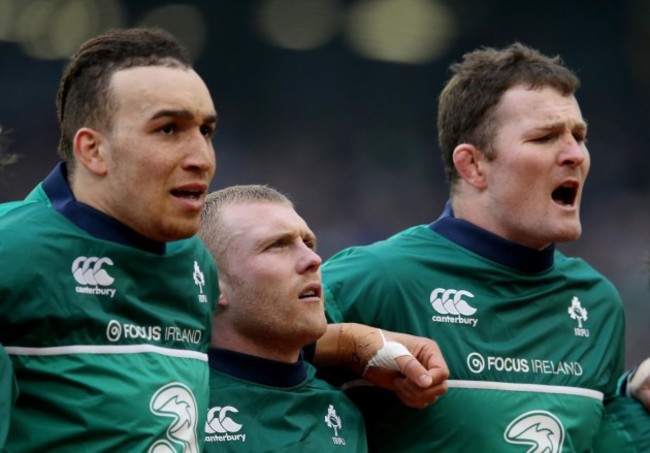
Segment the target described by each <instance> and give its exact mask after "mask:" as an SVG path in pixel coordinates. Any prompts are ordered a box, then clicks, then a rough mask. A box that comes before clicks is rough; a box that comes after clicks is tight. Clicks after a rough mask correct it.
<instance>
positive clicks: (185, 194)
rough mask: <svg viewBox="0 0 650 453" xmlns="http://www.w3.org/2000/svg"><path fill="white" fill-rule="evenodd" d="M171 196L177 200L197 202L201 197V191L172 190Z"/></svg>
mask: <svg viewBox="0 0 650 453" xmlns="http://www.w3.org/2000/svg"><path fill="white" fill-rule="evenodd" d="M171 193H172V195H173V196H175V197H179V198H189V199H192V200H198V199H199V198H201V195H203V191H202V190H180V189H179V190H176V189H175V190H172V192H171Z"/></svg>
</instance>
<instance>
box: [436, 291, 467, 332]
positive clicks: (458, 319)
mask: <svg viewBox="0 0 650 453" xmlns="http://www.w3.org/2000/svg"><path fill="white" fill-rule="evenodd" d="M473 297H474V294H472V293H470V292H469V291H465V290H462V289H461V290H456V289H445V288H436V289H434V290H433V291H431V295H430V296H429V302H430V303H431V307H433V309H434V310H435V311H436V312H437V313H438V314H439V315H442V316H439V315H434V316H433V317H432V318H431V319H432V320H433V321H435V322H444V323H450V324H469V325H471V326H472V327H476V324H477V323H478V319H477V318H470V316H472V315H473V314H474V313H476V311H477V310H476V308H474V307H472V306H471V305H470V304H469V303H468V302H467V300H466V298H473Z"/></svg>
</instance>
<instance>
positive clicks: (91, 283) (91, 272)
mask: <svg viewBox="0 0 650 453" xmlns="http://www.w3.org/2000/svg"><path fill="white" fill-rule="evenodd" d="M112 265H113V261H112V260H111V259H110V258H107V257H101V258H98V257H96V256H89V257H86V256H78V257H77V258H75V260H74V261H73V262H72V276H73V277H74V279H75V280H76V281H77V283H79V284H80V285H81V286H77V287H76V288H75V291H76V292H78V293H82V294H98V295H101V296H110V297H111V298H112V297H115V292H116V290H115V288H105V287H106V286H110V285H112V284H113V282H114V281H115V279H114V278H113V277H111V276H110V274H109V273H108V272H107V271H106V269H104V268H103V267H104V266H112Z"/></svg>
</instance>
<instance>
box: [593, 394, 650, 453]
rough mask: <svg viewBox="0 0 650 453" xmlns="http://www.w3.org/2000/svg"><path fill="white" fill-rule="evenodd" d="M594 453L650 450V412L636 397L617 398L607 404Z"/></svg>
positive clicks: (643, 451) (632, 452)
mask: <svg viewBox="0 0 650 453" xmlns="http://www.w3.org/2000/svg"><path fill="white" fill-rule="evenodd" d="M594 452H595V453H601V452H602V453H612V452H613V453H647V452H650V413H648V412H647V411H646V410H645V408H644V407H643V406H642V405H641V404H640V403H639V402H638V401H636V400H634V399H632V398H627V397H617V398H615V399H614V400H613V401H611V402H610V403H609V404H607V407H606V417H605V420H604V422H603V426H602V428H601V430H600V432H599V433H598V437H597V438H596V441H595V442H594Z"/></svg>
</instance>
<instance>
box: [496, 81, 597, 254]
mask: <svg viewBox="0 0 650 453" xmlns="http://www.w3.org/2000/svg"><path fill="white" fill-rule="evenodd" d="M494 114H495V118H496V121H497V125H498V126H497V136H496V139H495V141H494V143H493V147H494V149H495V155H496V157H495V158H494V160H492V161H490V162H487V163H486V171H487V178H488V182H487V196H488V203H487V204H486V213H484V214H485V215H486V218H488V224H487V225H486V226H487V229H488V230H489V231H492V232H494V233H496V234H498V235H500V236H502V237H504V238H506V239H509V240H511V241H515V242H518V243H521V244H524V245H527V246H529V247H532V248H535V249H542V248H545V247H546V246H548V245H550V244H551V243H553V242H563V241H570V240H575V239H577V238H578V237H580V234H581V232H582V227H581V224H580V201H581V197H582V190H583V187H584V183H585V180H586V178H587V174H588V172H589V166H590V157H589V152H588V151H587V147H586V145H585V139H586V135H587V126H586V123H585V121H584V120H583V118H582V114H581V112H580V107H579V106H578V102H577V101H576V99H575V97H574V96H562V95H561V94H560V93H559V92H558V91H556V90H554V89H552V88H549V87H545V88H542V89H528V88H527V87H524V86H515V87H513V88H510V89H509V90H508V91H506V92H505V93H504V95H503V97H502V99H501V101H500V102H499V104H498V105H497V107H496V111H495V113H494Z"/></svg>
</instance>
